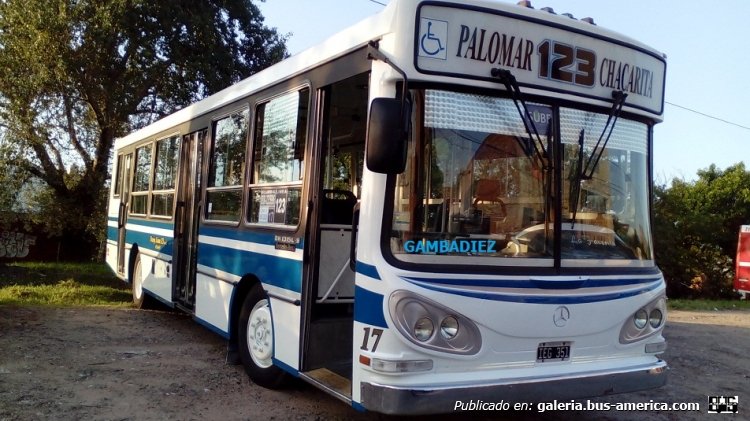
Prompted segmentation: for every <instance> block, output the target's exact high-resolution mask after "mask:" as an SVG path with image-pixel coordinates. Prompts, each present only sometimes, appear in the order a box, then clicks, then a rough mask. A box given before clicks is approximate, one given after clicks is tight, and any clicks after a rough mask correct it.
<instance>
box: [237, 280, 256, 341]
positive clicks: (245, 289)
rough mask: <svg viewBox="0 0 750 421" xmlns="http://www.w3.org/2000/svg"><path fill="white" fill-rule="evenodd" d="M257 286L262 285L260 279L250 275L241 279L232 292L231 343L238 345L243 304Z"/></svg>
mask: <svg viewBox="0 0 750 421" xmlns="http://www.w3.org/2000/svg"><path fill="white" fill-rule="evenodd" d="M256 284H261V282H260V279H259V278H258V277H257V276H255V274H252V273H248V274H245V275H244V276H243V277H242V278H241V279H240V281H239V282H238V283H237V285H235V287H234V291H233V292H232V299H231V301H230V303H229V341H230V342H232V343H234V344H236V343H237V338H238V330H237V327H238V326H237V325H238V322H239V320H240V313H241V312H242V303H244V302H245V298H247V296H248V294H249V293H250V290H251V289H252V288H253V286H255V285H256Z"/></svg>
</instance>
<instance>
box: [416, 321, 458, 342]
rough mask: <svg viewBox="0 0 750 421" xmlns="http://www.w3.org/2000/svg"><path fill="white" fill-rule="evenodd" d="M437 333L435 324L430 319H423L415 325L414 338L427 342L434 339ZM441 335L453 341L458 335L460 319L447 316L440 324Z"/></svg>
mask: <svg viewBox="0 0 750 421" xmlns="http://www.w3.org/2000/svg"><path fill="white" fill-rule="evenodd" d="M434 332H435V324H434V323H433V322H432V319H430V318H429V317H422V318H421V319H419V320H417V322H416V323H415V324H414V337H415V338H417V339H418V340H419V341H422V342H425V341H427V340H429V339H430V338H432V335H433V333H434ZM440 335H441V336H442V337H443V338H444V339H447V340H451V339H453V338H455V337H456V335H458V319H456V318H455V317H453V316H447V317H445V318H444V319H443V320H442V321H441V322H440Z"/></svg>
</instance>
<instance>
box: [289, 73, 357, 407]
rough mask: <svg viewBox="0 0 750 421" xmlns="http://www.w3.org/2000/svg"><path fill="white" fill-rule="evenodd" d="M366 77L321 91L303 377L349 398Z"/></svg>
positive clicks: (341, 82) (346, 80) (338, 83)
mask: <svg viewBox="0 0 750 421" xmlns="http://www.w3.org/2000/svg"><path fill="white" fill-rule="evenodd" d="M368 85H369V73H361V74H358V75H356V76H352V77H350V78H347V79H344V80H341V81H339V82H336V83H333V84H332V85H329V86H327V87H325V88H323V89H321V91H320V97H321V98H322V102H323V107H322V108H323V110H322V111H323V115H322V122H323V124H322V127H321V132H322V134H323V135H322V142H321V151H320V154H321V157H322V159H321V162H320V181H319V184H318V189H317V197H318V201H317V204H318V206H317V208H318V212H317V214H316V215H317V217H316V218H314V221H315V223H314V224H313V225H312V226H314V227H315V235H314V237H315V238H316V239H317V241H316V247H317V252H316V253H315V254H316V267H315V269H314V273H313V278H314V282H313V288H312V291H311V293H312V294H311V295H312V297H311V301H310V304H311V305H310V315H309V326H308V329H307V335H306V347H305V350H304V352H303V355H304V364H303V376H306V377H310V378H312V379H313V380H314V381H315V382H316V383H317V384H322V385H324V387H325V388H328V389H329V390H331V391H332V392H333V393H334V394H335V395H337V396H339V397H343V398H344V399H348V397H349V396H351V377H352V337H353V334H352V323H353V314H354V313H353V311H354V272H353V271H352V269H351V265H350V262H349V258H350V248H351V245H352V236H353V235H355V233H353V232H352V218H353V216H354V209H355V206H356V205H357V202H358V200H359V197H360V196H361V190H362V185H361V179H362V168H363V166H364V161H363V160H364V149H365V131H366V125H365V122H366V120H367V118H366V117H367V97H368Z"/></svg>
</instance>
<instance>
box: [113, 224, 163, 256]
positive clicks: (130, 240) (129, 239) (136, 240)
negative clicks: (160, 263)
mask: <svg viewBox="0 0 750 421" xmlns="http://www.w3.org/2000/svg"><path fill="white" fill-rule="evenodd" d="M151 237H157V238H162V239H164V240H165V241H166V244H163V245H159V248H157V244H154V243H153V242H151ZM125 243H127V244H138V247H141V248H146V249H149V250H153V251H156V252H159V253H163V254H166V255H169V256H171V255H172V249H173V247H174V239H173V238H171V237H163V236H161V235H155V234H149V233H146V232H140V231H134V230H129V231H128V232H127V233H126V234H125Z"/></svg>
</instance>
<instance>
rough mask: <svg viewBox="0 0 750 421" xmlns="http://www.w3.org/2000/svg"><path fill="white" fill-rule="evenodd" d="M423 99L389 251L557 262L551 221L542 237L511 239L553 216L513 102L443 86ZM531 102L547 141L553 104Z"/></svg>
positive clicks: (428, 257) (414, 256) (425, 257)
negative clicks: (554, 258) (447, 90)
mask: <svg viewBox="0 0 750 421" xmlns="http://www.w3.org/2000/svg"><path fill="white" fill-rule="evenodd" d="M416 97H417V100H416V101H415V107H416V110H415V113H414V114H415V116H417V117H416V118H417V119H421V124H415V125H414V126H413V127H414V128H415V129H414V133H413V136H412V141H411V142H410V148H409V158H408V163H407V168H406V170H405V171H404V173H402V174H401V175H399V176H398V179H397V181H396V192H395V193H396V194H395V203H394V206H395V207H394V218H393V231H392V232H393V236H392V239H391V251H392V252H393V253H394V254H395V255H396V256H397V257H398V258H399V259H403V260H409V261H427V262H428V261H433V260H435V257H441V258H443V259H438V260H437V261H439V262H443V263H445V262H446V260H445V259H444V258H445V257H450V256H473V257H474V258H477V259H481V260H482V263H483V264H486V263H491V262H487V260H488V259H487V258H488V257H495V258H523V257H526V258H534V259H540V258H541V259H543V258H547V259H549V258H551V257H552V242H551V241H550V239H551V238H552V233H551V227H549V228H547V229H544V228H543V229H541V230H540V231H539V232H538V233H536V234H537V235H535V236H534V239H533V240H534V241H529V242H526V241H522V242H521V243H515V242H513V241H511V240H512V239H513V236H515V235H516V234H518V233H519V232H522V231H523V230H524V229H527V228H531V227H535V226H537V225H539V224H542V226H543V227H544V222H545V220H549V218H548V215H549V211H548V210H547V206H548V201H546V200H545V191H546V190H545V186H546V182H545V180H546V175H545V172H544V170H543V168H542V165H541V160H540V159H539V158H540V157H539V156H538V154H536V152H535V150H534V144H533V143H532V141H531V140H530V139H529V135H528V134H527V132H526V129H525V127H524V124H523V121H522V120H521V117H520V116H519V113H518V111H517V109H516V107H515V105H514V103H513V102H512V101H511V100H509V99H502V98H491V97H485V96H479V95H471V94H463V93H454V92H445V91H435V90H427V91H423V92H417V93H416ZM530 108H531V109H533V110H534V111H535V113H533V114H534V115H535V117H534V118H535V120H539V121H538V122H536V126H537V127H536V128H537V131H538V132H539V134H540V136H541V138H542V141H543V142H546V143H549V139H550V137H549V132H550V129H551V127H552V124H551V122H550V121H548V119H549V118H551V109H550V108H549V107H544V106H540V105H530ZM548 150H549V149H548ZM495 260H498V259H495ZM460 262H462V263H464V264H465V263H466V262H467V260H466V259H465V257H462V258H461V260H460ZM491 264H501V263H491ZM537 264H540V263H539V262H537ZM550 264H551V262H550Z"/></svg>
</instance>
